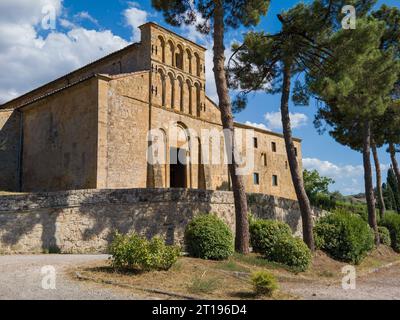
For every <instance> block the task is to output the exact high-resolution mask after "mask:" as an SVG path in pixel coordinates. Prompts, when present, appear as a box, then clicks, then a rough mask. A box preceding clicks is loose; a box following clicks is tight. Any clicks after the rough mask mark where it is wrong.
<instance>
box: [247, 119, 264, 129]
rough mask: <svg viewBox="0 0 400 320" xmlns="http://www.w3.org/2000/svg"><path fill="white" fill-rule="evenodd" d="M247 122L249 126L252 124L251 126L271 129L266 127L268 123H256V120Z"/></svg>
mask: <svg viewBox="0 0 400 320" xmlns="http://www.w3.org/2000/svg"><path fill="white" fill-rule="evenodd" d="M245 124H246V125H248V126H251V127H255V128H259V129H263V130H269V129H268V128H267V127H266V125H265V124H263V123H256V122H250V121H246V122H245Z"/></svg>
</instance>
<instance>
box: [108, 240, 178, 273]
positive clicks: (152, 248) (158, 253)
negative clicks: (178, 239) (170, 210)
mask: <svg viewBox="0 0 400 320" xmlns="http://www.w3.org/2000/svg"><path fill="white" fill-rule="evenodd" d="M109 253H110V254H111V265H112V266H113V267H114V268H118V269H132V270H142V271H150V270H168V269H169V268H171V266H172V265H173V264H174V263H175V262H176V261H177V260H178V257H179V256H180V249H179V248H178V247H176V246H167V245H165V243H164V241H163V240H162V239H161V238H159V237H154V238H153V239H151V240H150V241H148V240H147V239H146V238H144V237H141V236H139V235H137V234H135V233H133V234H129V235H122V234H119V233H117V234H116V235H115V237H114V240H113V242H112V243H111V245H110V248H109Z"/></svg>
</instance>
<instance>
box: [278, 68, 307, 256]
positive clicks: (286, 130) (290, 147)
mask: <svg viewBox="0 0 400 320" xmlns="http://www.w3.org/2000/svg"><path fill="white" fill-rule="evenodd" d="M291 76H292V75H291V63H290V62H285V65H284V73H283V88H282V99H281V115H282V126H283V135H284V137H285V145H286V153H287V157H288V161H289V167H290V173H291V175H292V181H293V185H294V189H295V191H296V195H297V200H298V202H299V206H300V211H301V220H302V225H303V240H304V242H305V243H306V244H307V246H308V247H309V248H310V249H311V251H315V243H314V234H313V220H312V209H311V205H310V200H309V199H308V196H307V193H306V190H305V189H304V183H303V174H302V172H300V168H299V163H298V162H297V157H296V150H295V146H294V143H293V137H292V128H291V124H290V115H289V96H290V83H291Z"/></svg>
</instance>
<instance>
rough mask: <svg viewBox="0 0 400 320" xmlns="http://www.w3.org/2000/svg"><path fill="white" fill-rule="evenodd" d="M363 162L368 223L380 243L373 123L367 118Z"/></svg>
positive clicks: (377, 243) (376, 242)
mask: <svg viewBox="0 0 400 320" xmlns="http://www.w3.org/2000/svg"><path fill="white" fill-rule="evenodd" d="M363 130H364V132H363V162H364V181H365V196H366V198H367V207H368V223H369V225H370V227H371V228H372V229H373V230H374V233H375V244H376V245H377V246H378V245H379V233H378V225H377V223H376V212H375V197H374V186H373V182H372V166H371V124H370V122H369V120H366V121H365V123H364V128H363Z"/></svg>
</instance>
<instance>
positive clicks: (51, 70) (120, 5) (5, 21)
mask: <svg viewBox="0 0 400 320" xmlns="http://www.w3.org/2000/svg"><path fill="white" fill-rule="evenodd" d="M298 2H300V1H295V0H279V1H278V0H275V1H274V0H272V3H271V8H270V10H269V12H268V15H267V16H266V17H264V18H263V19H262V22H261V23H260V25H259V26H257V27H256V28H255V29H257V30H265V31H269V32H275V31H277V30H279V27H280V24H279V22H278V20H277V18H276V14H277V13H278V12H280V11H281V10H284V9H287V8H290V7H291V6H293V5H294V4H296V3H298ZM383 3H385V4H387V5H391V6H399V1H398V0H382V1H379V5H381V4H383ZM46 4H51V5H53V6H54V7H55V8H56V11H57V24H56V29H55V30H50V31H48V30H43V29H42V28H41V24H40V22H41V19H42V15H43V13H42V8H43V6H45V5H46ZM145 21H154V22H157V23H159V24H161V25H163V26H165V27H167V28H171V27H169V26H168V25H167V24H166V23H165V22H164V21H163V18H162V15H161V14H160V13H156V12H155V11H154V10H153V9H152V8H151V3H150V1H140V2H131V1H123V0H114V1H112V2H111V1H104V0H103V1H99V0H79V1H78V0H37V1H31V0H2V1H1V2H0V68H1V69H2V70H5V72H3V73H2V75H0V99H1V100H0V103H1V101H3V102H4V101H6V100H9V99H11V98H13V97H15V96H17V95H19V94H21V93H23V92H25V91H27V90H31V89H33V88H34V87H37V86H38V85H40V84H44V83H46V82H48V81H49V80H52V79H54V78H55V77H58V76H61V75H62V74H64V73H66V72H69V71H72V70H73V69H75V68H77V67H79V66H81V65H84V64H86V63H88V62H90V61H92V60H94V59H97V58H99V57H101V56H103V55H105V54H107V53H109V52H112V51H114V50H117V49H119V48H121V47H123V46H125V45H127V44H128V43H130V42H132V41H137V40H138V39H140V34H139V31H138V29H137V26H138V25H140V24H141V23H143V22H145ZM173 30H174V31H175V32H177V33H179V34H181V35H182V36H186V37H189V38H191V39H192V40H194V41H196V42H199V43H200V44H202V45H204V46H206V47H207V48H209V49H211V48H212V42H211V39H210V38H207V37H200V36H199V35H198V34H197V33H196V32H195V31H194V30H193V28H188V27H183V28H175V29H173ZM244 31H245V30H242V29H241V30H239V31H231V32H229V34H228V35H227V46H228V47H229V45H230V43H231V42H232V41H233V40H238V41H240V40H241V38H242V34H243V32H244ZM227 54H229V52H227ZM207 57H208V61H209V63H208V64H207V66H208V67H209V69H210V70H208V73H207V79H208V80H209V82H210V84H208V88H209V89H208V91H209V92H208V94H209V95H210V96H211V97H215V89H214V88H213V83H212V73H211V65H210V63H211V61H210V60H211V59H212V54H211V52H208V55H207ZM8 61H10V62H8ZM11 61H12V63H11ZM38 66H41V67H40V68H38ZM10 74H12V75H14V77H11V78H12V80H10V77H9V75H10ZM279 100H280V96H279V95H275V96H273V95H267V94H264V93H259V94H255V95H254V96H252V97H251V98H250V101H249V105H248V107H247V108H246V110H244V111H243V112H241V113H240V114H237V115H236V120H237V121H240V122H250V123H254V124H257V125H261V126H265V127H267V128H269V129H271V130H274V131H280V130H281V129H280V128H279V113H278V111H279ZM315 111H316V108H315V105H314V104H313V103H311V104H310V106H308V107H296V106H293V105H291V112H292V113H294V114H293V122H294V124H295V127H296V128H294V135H295V136H297V137H300V138H302V139H303V159H304V166H305V167H307V168H316V169H318V170H319V171H321V173H322V174H325V175H328V176H331V177H332V178H334V179H335V180H336V184H335V185H334V186H332V188H331V189H332V190H336V189H338V190H340V191H341V192H343V193H345V194H354V193H358V192H362V191H363V170H362V157H361V154H359V153H356V152H354V151H352V150H350V149H349V148H347V147H343V146H341V145H339V144H338V143H336V142H335V141H334V140H333V139H332V138H331V137H329V135H328V134H325V135H322V136H321V135H318V133H317V132H316V130H315V128H314V126H313V123H312V121H313V118H314V114H315ZM380 158H381V162H382V164H383V167H384V169H387V167H388V165H389V164H390V159H389V156H388V154H387V153H386V152H385V150H380ZM385 176H386V173H385Z"/></svg>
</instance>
